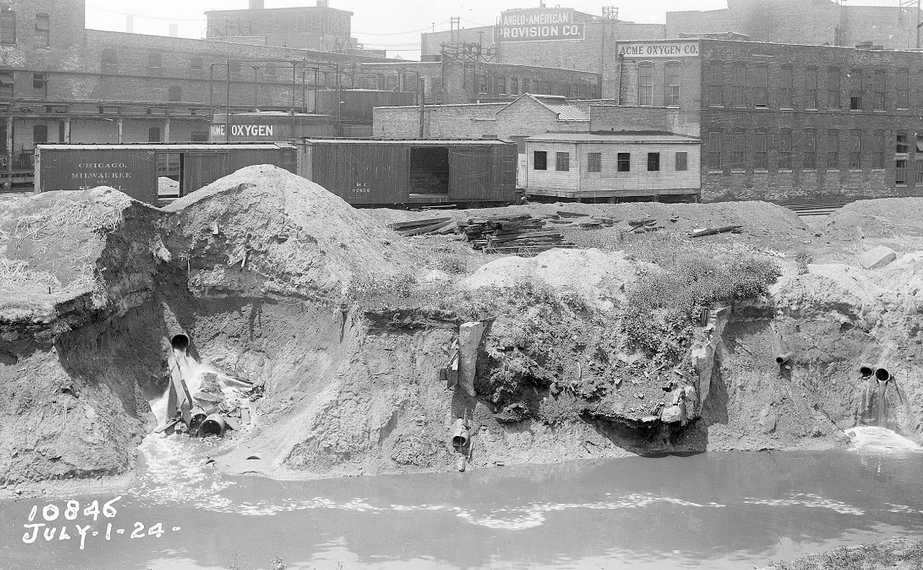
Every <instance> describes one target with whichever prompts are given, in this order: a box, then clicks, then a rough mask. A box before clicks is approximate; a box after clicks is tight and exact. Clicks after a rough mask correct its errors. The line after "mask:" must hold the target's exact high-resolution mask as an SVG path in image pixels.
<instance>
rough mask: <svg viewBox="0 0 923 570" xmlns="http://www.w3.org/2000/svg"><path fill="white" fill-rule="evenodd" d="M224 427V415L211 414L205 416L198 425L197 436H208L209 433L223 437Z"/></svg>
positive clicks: (225, 424)
mask: <svg viewBox="0 0 923 570" xmlns="http://www.w3.org/2000/svg"><path fill="white" fill-rule="evenodd" d="M226 429H227V423H226V422H225V421H224V416H222V415H221V414H211V415H210V416H208V417H207V418H205V421H203V422H202V425H200V426H199V436H201V437H208V436H210V435H215V436H218V437H224V430H226Z"/></svg>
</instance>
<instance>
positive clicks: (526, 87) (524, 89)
mask: <svg viewBox="0 0 923 570" xmlns="http://www.w3.org/2000/svg"><path fill="white" fill-rule="evenodd" d="M531 84H532V82H531V81H530V80H529V78H528V77H523V78H522V92H523V93H530V91H529V89H531V88H532V85H531Z"/></svg>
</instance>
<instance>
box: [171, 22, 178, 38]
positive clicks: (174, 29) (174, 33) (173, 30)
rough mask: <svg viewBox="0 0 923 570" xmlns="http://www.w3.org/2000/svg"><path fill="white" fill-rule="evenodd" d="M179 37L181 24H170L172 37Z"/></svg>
mask: <svg viewBox="0 0 923 570" xmlns="http://www.w3.org/2000/svg"><path fill="white" fill-rule="evenodd" d="M177 36H179V24H170V37H171V38H175V37H177Z"/></svg>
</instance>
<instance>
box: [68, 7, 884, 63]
mask: <svg viewBox="0 0 923 570" xmlns="http://www.w3.org/2000/svg"><path fill="white" fill-rule="evenodd" d="M766 1H770V0H766ZM805 1H807V0H805ZM898 3H899V0H861V1H857V0H852V1H851V2H850V3H849V5H851V6H852V5H878V6H897V5H898ZM538 4H539V2H538V0H330V6H331V7H332V8H340V9H343V10H349V11H351V12H353V36H354V37H356V38H358V40H359V41H360V42H362V43H363V44H364V45H365V46H366V47H369V48H379V49H387V50H388V52H389V54H388V55H391V56H394V55H401V56H402V57H405V58H407V59H417V58H418V57H419V49H420V48H419V46H420V33H421V32H423V31H430V30H432V29H433V28H434V26H435V29H436V30H448V29H449V18H451V17H452V16H459V17H461V23H462V27H463V28H471V27H476V26H479V25H491V24H493V23H494V22H495V20H496V19H497V17H498V16H499V14H500V11H501V10H505V9H510V8H533V7H537V6H538ZM545 4H546V5H547V6H555V5H560V6H562V7H569V8H574V9H576V10H579V11H581V12H587V13H590V14H600V13H601V12H602V6H603V5H615V6H617V7H618V8H619V19H621V20H630V21H635V22H658V23H662V22H663V21H664V19H665V16H664V15H665V13H666V12H667V10H715V9H720V8H726V7H727V2H726V0H621V1H618V0H572V1H570V2H568V1H563V0H562V1H559V0H546V1H545ZM248 5H249V4H248V0H158V1H157V2H151V1H150V0H86V6H87V26H88V27H90V28H94V29H100V30H115V31H125V19H126V15H127V14H132V15H133V16H134V31H135V32H136V33H142V34H158V35H167V34H168V33H169V29H170V24H177V25H178V30H179V35H180V36H182V37H187V38H201V37H204V35H205V16H204V13H205V11H206V10H222V9H224V10H233V9H241V8H247V6H248ZM265 5H266V8H283V7H289V6H314V5H316V0H265Z"/></svg>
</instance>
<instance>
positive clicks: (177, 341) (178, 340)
mask: <svg viewBox="0 0 923 570" xmlns="http://www.w3.org/2000/svg"><path fill="white" fill-rule="evenodd" d="M170 344H171V345H172V346H173V348H175V349H177V350H186V349H187V348H189V337H188V336H186V335H184V334H176V335H173V338H171V339H170Z"/></svg>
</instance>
